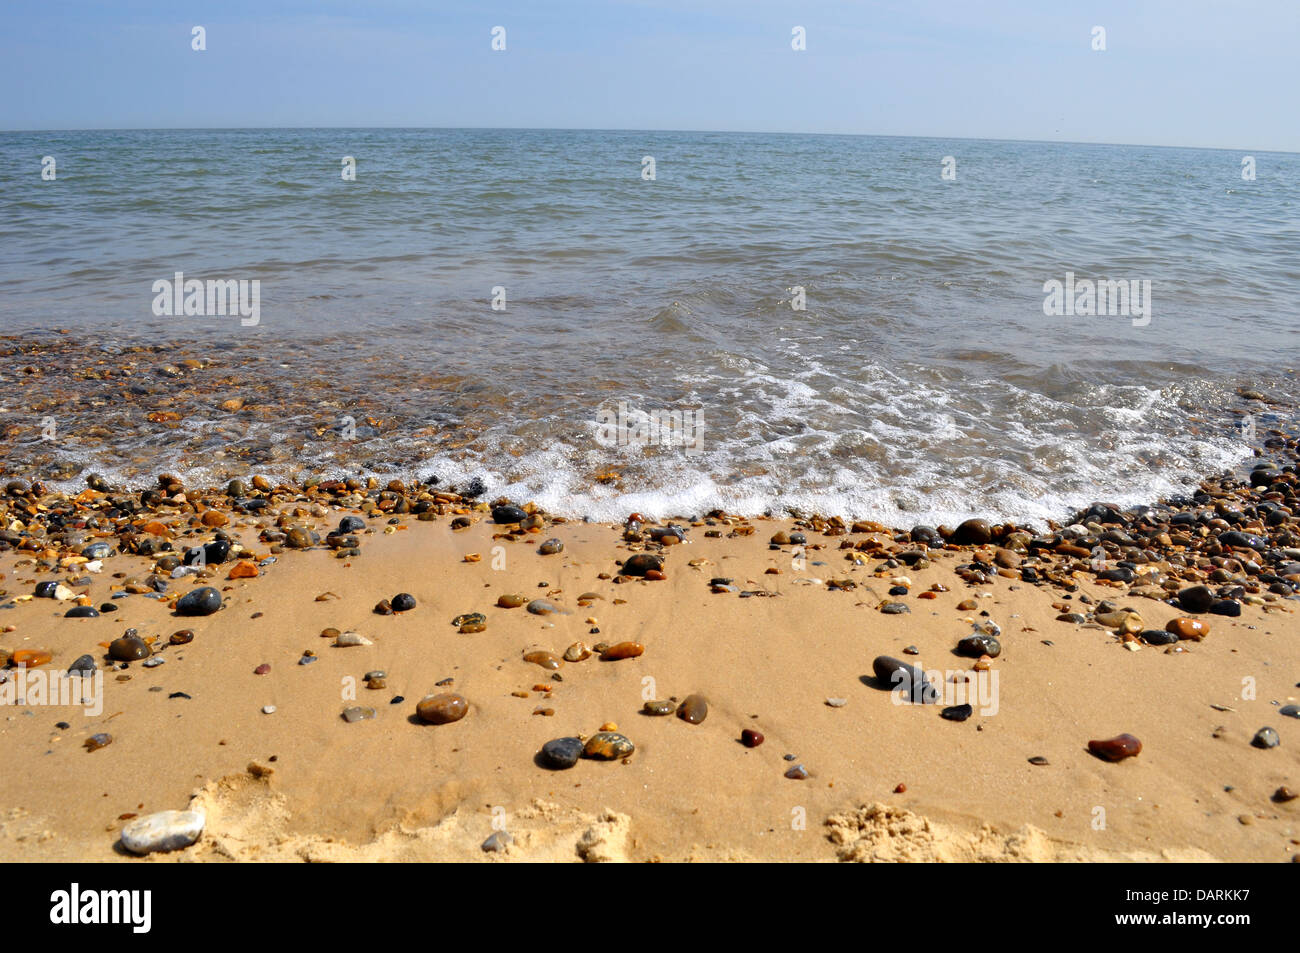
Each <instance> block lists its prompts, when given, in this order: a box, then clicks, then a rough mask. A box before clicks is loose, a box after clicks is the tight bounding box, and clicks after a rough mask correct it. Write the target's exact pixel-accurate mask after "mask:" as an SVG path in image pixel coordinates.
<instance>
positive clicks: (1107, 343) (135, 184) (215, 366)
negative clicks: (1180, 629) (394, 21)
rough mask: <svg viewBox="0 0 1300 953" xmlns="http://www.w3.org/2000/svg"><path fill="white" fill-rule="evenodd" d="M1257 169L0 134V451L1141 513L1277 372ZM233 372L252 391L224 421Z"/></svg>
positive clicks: (1277, 272)
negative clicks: (349, 165)
mask: <svg viewBox="0 0 1300 953" xmlns="http://www.w3.org/2000/svg"><path fill="white" fill-rule="evenodd" d="M45 155H52V156H54V157H55V159H56V161H57V179H56V180H55V181H52V182H50V181H42V179H41V175H40V170H41V157H42V156H45ZM345 155H347V156H354V157H355V158H356V160H357V167H356V168H357V178H356V180H355V181H351V182H348V181H344V180H343V179H342V177H341V176H340V169H341V165H340V159H341V157H342V156H345ZM647 155H650V156H653V157H654V159H655V173H656V177H655V179H654V180H653V181H647V180H645V179H643V178H642V157H643V156H647ZM945 156H953V157H954V158H955V159H956V173H957V177H956V180H955V181H945V180H943V179H942V178H941V171H942V168H943V164H942V160H943V158H944V157H945ZM1241 158H1242V157H1241V155H1239V154H1237V153H1230V152H1223V151H1213V150H1194V149H1185V150H1184V149H1159V148H1141V147H1126V146H1096V145H1060V144H1045V143H1012V142H978V141H962V140H951V141H949V140H932V139H901V138H871V137H837V136H779V135H743V134H710V133H660V132H655V133H636V132H581V131H567V132H561V131H525V132H521V131H462V130H235V131H190V132H186V131H179V132H70V133H23V134H5V135H0V242H2V244H3V247H4V249H5V250H4V253H3V255H0V327H2V328H3V334H4V335H5V336H6V340H5V341H0V348H4V349H5V351H6V352H7V353H6V354H5V356H4V358H3V361H0V388H2V390H0V393H2V394H3V411H4V413H3V422H4V425H5V430H4V432H3V434H2V435H0V450H2V451H3V466H4V468H5V470H6V471H7V472H9V473H21V474H23V475H31V474H32V473H34V472H39V473H43V474H46V475H52V476H55V477H59V478H65V479H69V480H72V481H79V478H80V477H81V476H82V475H83V474H84V470H87V469H96V470H99V471H101V472H106V473H112V474H117V475H119V476H121V477H124V478H132V479H134V478H143V477H144V476H145V475H148V474H152V473H156V472H158V471H160V470H163V469H173V470H181V471H186V472H187V473H188V475H189V478H190V479H191V480H198V481H206V480H216V479H220V478H222V477H225V476H228V475H238V474H243V473H245V472H247V471H248V470H249V469H250V468H253V469H257V470H261V471H265V472H279V473H286V474H287V473H292V472H295V471H296V470H298V469H300V468H307V469H318V468H324V469H329V470H335V471H338V472H358V471H372V472H376V473H380V474H388V473H393V474H398V475H409V474H412V473H416V474H420V475H435V474H436V475H438V476H439V477H441V478H442V479H443V480H444V481H446V482H449V483H464V481H466V480H468V479H469V478H471V477H478V478H480V479H481V480H482V481H483V483H484V484H485V485H486V487H487V491H488V493H489V494H491V495H493V496H495V495H497V494H498V493H505V494H508V495H512V496H515V497H520V498H530V499H536V500H537V501H538V502H540V503H543V504H544V505H546V506H548V507H550V508H552V509H554V510H556V511H557V512H562V513H567V514H570V515H589V516H593V517H606V518H619V517H621V516H622V515H624V514H625V513H626V511H628V510H629V509H637V510H641V511H643V512H649V513H651V514H666V513H679V512H687V513H689V512H696V511H699V510H701V509H704V508H710V507H713V506H722V507H725V508H727V509H729V510H735V511H741V512H745V513H755V512H763V511H764V510H767V509H769V508H778V509H783V508H786V507H790V506H794V507H800V508H804V509H814V510H820V511H822V512H826V513H830V512H835V513H841V514H843V515H848V516H871V517H875V518H878V519H882V520H885V521H886V522H896V523H907V524H910V523H913V522H941V521H951V520H954V519H957V518H959V517H962V516H966V515H972V514H974V513H980V514H985V515H994V516H1002V517H1009V518H1018V519H1040V518H1044V517H1056V516H1060V515H1061V514H1062V513H1063V512H1064V511H1065V510H1067V509H1069V508H1071V507H1073V506H1076V505H1082V504H1085V503H1087V502H1090V501H1092V500H1094V499H1107V500H1114V501H1119V502H1126V501H1131V502H1137V501H1139V500H1148V499H1150V498H1151V497H1152V496H1155V495H1160V494H1164V493H1170V492H1174V491H1175V490H1177V489H1178V488H1180V487H1182V486H1183V485H1185V483H1186V481H1188V480H1191V479H1194V478H1197V477H1201V476H1205V475H1207V474H1212V473H1216V472H1219V471H1221V470H1223V469H1226V468H1230V467H1233V466H1235V465H1239V464H1240V463H1241V462H1242V461H1243V460H1244V459H1246V458H1247V457H1248V456H1249V455H1250V453H1251V452H1252V445H1257V444H1258V442H1259V441H1258V435H1260V434H1262V433H1263V432H1265V431H1267V429H1268V428H1269V427H1271V426H1275V425H1278V424H1280V423H1287V422H1289V421H1290V419H1291V412H1290V410H1289V407H1290V406H1291V404H1292V402H1293V401H1294V400H1295V398H1296V397H1298V396H1300V382H1298V381H1297V378H1296V375H1295V373H1294V372H1292V371H1291V370H1290V368H1291V365H1292V364H1293V363H1295V362H1296V348H1295V341H1296V335H1295V332H1294V331H1293V326H1294V321H1295V308H1296V302H1297V301H1300V224H1297V223H1300V214H1298V213H1300V202H1298V200H1297V190H1296V188H1295V184H1294V183H1295V182H1297V181H1300V156H1296V155H1291V154H1259V155H1257V156H1256V157H1255V158H1256V161H1257V164H1258V177H1257V178H1256V179H1255V180H1254V181H1244V180H1243V179H1242V178H1241ZM178 271H180V272H183V273H184V274H185V276H186V277H188V278H199V279H209V278H215V279H226V278H233V279H244V280H249V281H251V280H257V281H259V282H260V298H259V311H258V314H257V318H258V322H257V324H256V325H255V326H245V323H244V322H241V319H240V318H239V317H238V316H231V315H225V316H188V317H187V316H180V317H166V316H163V317H159V316H156V315H155V314H154V313H153V303H154V299H155V293H154V291H153V284H154V282H155V281H158V280H160V279H171V278H172V276H173V274H174V273H175V272H178ZM1067 272H1072V273H1074V274H1075V275H1077V276H1078V277H1079V278H1091V279H1113V280H1120V279H1123V280H1130V279H1132V280H1137V281H1139V282H1141V281H1143V280H1147V281H1150V288H1151V291H1150V304H1151V309H1150V315H1149V318H1150V320H1149V323H1148V322H1146V321H1145V320H1144V317H1145V316H1143V315H1133V316H1125V315H1113V316H1112V315H1107V316H1101V317H1089V316H1078V315H1070V316H1067V315H1061V316H1051V317H1049V316H1047V315H1045V314H1044V310H1043V308H1044V299H1045V297H1046V294H1045V292H1044V283H1045V282H1047V281H1049V280H1052V279H1056V280H1060V281H1062V282H1064V281H1065V279H1066V274H1067ZM498 286H500V287H504V288H505V298H506V302H505V309H504V310H500V311H498V310H493V308H492V298H493V294H494V292H493V289H494V287H498ZM796 286H799V287H802V288H803V289H804V294H805V296H806V309H805V310H794V308H793V307H792V302H793V301H794V300H795V298H796V296H797V291H796V290H794V289H795V288H796ZM56 329H59V330H62V331H64V332H66V333H54V332H55V330H56ZM142 347H144V348H153V350H137V348H142ZM185 358H192V359H195V360H197V361H200V362H204V363H206V364H207V365H208V366H206V367H202V368H194V369H190V368H186V367H185V366H184V365H183V364H181V362H182V361H183V360H184V359H185ZM167 366H176V367H177V368H178V371H179V376H175V377H172V376H166V375H165V374H162V373H159V369H160V368H164V367H167ZM28 367H30V368H31V369H32V370H33V371H34V372H35V373H30V372H24V368H28ZM124 370H129V371H131V374H130V377H125V376H123V371H124ZM105 371H111V372H112V374H111V375H106V374H105V373H104V372H105ZM131 385H134V386H135V387H136V389H137V392H135V393H133V392H132V391H131V390H130V389H129V388H130V386H131ZM1243 388H1246V389H1250V390H1254V391H1259V392H1262V393H1264V394H1266V395H1267V396H1269V397H1272V398H1275V399H1277V400H1278V401H1279V402H1280V403H1277V404H1273V405H1266V404H1261V403H1259V402H1256V401H1248V400H1245V399H1243V398H1241V397H1239V396H1238V391H1239V390H1241V389H1243ZM237 396H242V397H244V398H245V399H246V400H247V402H248V405H247V408H246V409H244V410H241V411H239V412H235V413H229V412H224V411H222V410H220V408H219V404H220V403H221V402H222V401H224V400H226V399H228V398H232V397H237ZM620 402H622V403H623V404H624V405H625V406H626V407H627V408H629V409H631V410H641V411H646V412H651V411H660V410H662V411H666V412H672V411H676V412H679V413H687V412H689V413H693V414H695V415H696V416H695V420H694V422H695V423H696V424H698V425H699V426H698V427H697V428H695V429H694V430H692V431H691V433H689V434H688V436H694V437H698V438H699V443H698V450H699V452H691V453H688V452H686V450H685V449H684V448H682V447H680V446H660V445H648V446H647V445H644V444H642V443H637V442H635V441H633V442H631V443H625V444H622V445H618V444H616V445H614V446H606V445H605V443H603V442H602V441H601V440H600V439H598V438H599V437H601V436H602V431H601V423H602V418H601V416H600V412H601V411H602V410H606V411H611V412H616V411H617V409H618V407H619V405H620ZM151 413H152V414H153V415H154V416H155V417H158V415H159V414H169V413H170V414H176V415H178V417H179V419H174V420H173V419H155V420H151V419H149V415H150V414H151ZM1241 413H1253V414H1254V415H1255V419H1256V421H1257V425H1258V430H1257V436H1256V438H1254V439H1243V436H1242V434H1241V433H1240V432H1239V431H1238V429H1237V424H1238V422H1239V415H1240V414H1241ZM687 420H690V418H689V417H688V418H687ZM51 422H52V423H53V427H51V426H50V424H51ZM51 436H52V439H43V438H48V437H51ZM614 474H617V476H614ZM598 478H601V479H598ZM602 480H603V482H602Z"/></svg>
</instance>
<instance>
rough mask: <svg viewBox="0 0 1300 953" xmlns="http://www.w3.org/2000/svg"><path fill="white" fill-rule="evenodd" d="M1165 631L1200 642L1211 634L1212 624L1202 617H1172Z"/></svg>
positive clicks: (1180, 637)
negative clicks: (1203, 620)
mask: <svg viewBox="0 0 1300 953" xmlns="http://www.w3.org/2000/svg"><path fill="white" fill-rule="evenodd" d="M1165 631H1166V632H1168V633H1170V634H1171V635H1175V636H1177V637H1178V638H1179V639H1185V640H1187V641H1191V642H1199V641H1201V639H1203V638H1205V637H1206V636H1207V635H1209V634H1210V626H1209V623H1207V622H1202V621H1201V620H1200V619H1170V620H1169V621H1168V622H1166V623H1165Z"/></svg>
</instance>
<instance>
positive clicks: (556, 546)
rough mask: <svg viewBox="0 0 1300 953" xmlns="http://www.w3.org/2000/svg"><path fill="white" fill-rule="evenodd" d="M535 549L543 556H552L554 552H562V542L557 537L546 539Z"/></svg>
mask: <svg viewBox="0 0 1300 953" xmlns="http://www.w3.org/2000/svg"><path fill="white" fill-rule="evenodd" d="M537 551H538V552H539V553H541V554H542V555H543V556H554V555H555V554H556V553H562V552H564V543H563V542H561V541H560V540H558V539H548V540H547V541H546V542H544V543H542V545H541V546H539V547H537Z"/></svg>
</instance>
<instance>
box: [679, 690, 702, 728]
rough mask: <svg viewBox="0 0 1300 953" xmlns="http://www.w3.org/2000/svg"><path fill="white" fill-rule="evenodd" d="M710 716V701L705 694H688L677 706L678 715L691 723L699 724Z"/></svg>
mask: <svg viewBox="0 0 1300 953" xmlns="http://www.w3.org/2000/svg"><path fill="white" fill-rule="evenodd" d="M708 716H709V702H708V699H706V698H705V697H704V696H703V695H687V696H686V697H685V698H684V699H682V703H681V704H680V705H678V706H677V717H678V718H680V719H681V720H682V721H684V722H686V723H687V724H689V725H698V724H700V722H702V721H704V719H705V718H707V717H708Z"/></svg>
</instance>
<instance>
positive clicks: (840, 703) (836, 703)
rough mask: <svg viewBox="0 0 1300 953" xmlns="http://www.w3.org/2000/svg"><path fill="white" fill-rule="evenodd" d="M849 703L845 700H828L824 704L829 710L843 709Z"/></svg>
mask: <svg viewBox="0 0 1300 953" xmlns="http://www.w3.org/2000/svg"><path fill="white" fill-rule="evenodd" d="M848 703H849V700H848V699H847V698H828V699H826V704H827V706H828V707H830V708H843V707H844V706H845V705H847V704H848Z"/></svg>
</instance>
